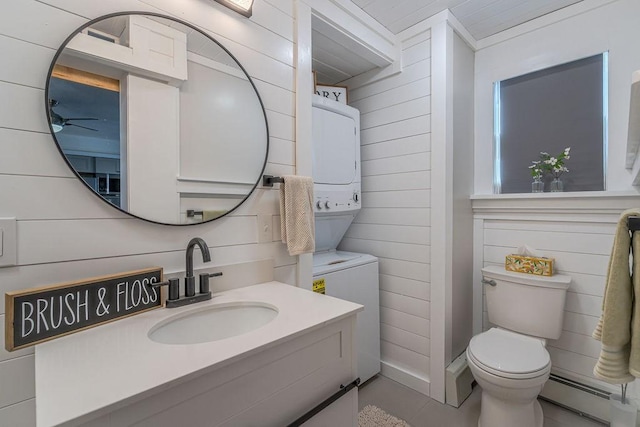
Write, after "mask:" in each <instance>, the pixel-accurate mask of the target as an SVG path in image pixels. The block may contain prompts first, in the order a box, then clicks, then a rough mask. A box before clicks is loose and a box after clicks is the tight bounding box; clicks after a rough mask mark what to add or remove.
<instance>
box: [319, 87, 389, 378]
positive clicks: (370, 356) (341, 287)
mask: <svg viewBox="0 0 640 427" xmlns="http://www.w3.org/2000/svg"><path fill="white" fill-rule="evenodd" d="M312 126H313V136H312V153H313V181H314V188H313V191H314V197H315V201H314V202H315V207H314V211H315V212H314V213H315V228H316V236H315V239H316V248H315V253H314V254H313V279H314V282H315V283H318V282H320V283H323V285H324V291H325V294H327V295H330V296H333V297H336V298H341V299H344V300H348V301H352V302H355V303H358V304H362V305H363V306H364V311H362V312H360V313H359V314H358V318H357V326H356V335H357V349H358V376H359V377H360V380H361V381H362V382H365V381H367V380H368V379H370V378H371V377H372V376H374V375H375V374H377V373H378V372H380V305H379V278H378V259H377V258H376V257H374V256H372V255H368V254H360V253H355V252H344V251H339V250H337V247H338V244H339V243H340V241H341V240H342V237H343V236H344V234H345V233H346V232H347V229H348V228H349V225H350V224H351V222H352V221H353V219H354V218H355V216H356V214H357V213H358V212H359V211H360V207H361V187H360V182H361V174H360V112H359V111H358V110H356V109H355V108H352V107H349V106H347V105H345V104H341V103H339V102H336V101H332V100H331V99H328V98H323V97H321V96H319V95H313V117H312Z"/></svg>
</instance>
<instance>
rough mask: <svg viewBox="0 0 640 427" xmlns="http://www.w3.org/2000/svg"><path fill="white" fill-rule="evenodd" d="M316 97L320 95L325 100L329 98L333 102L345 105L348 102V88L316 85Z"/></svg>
mask: <svg viewBox="0 0 640 427" xmlns="http://www.w3.org/2000/svg"><path fill="white" fill-rule="evenodd" d="M316 95H320V96H322V97H323V98H329V99H331V100H332V101H338V102H341V103H343V104H346V103H347V102H348V99H347V88H346V87H345V86H323V85H316Z"/></svg>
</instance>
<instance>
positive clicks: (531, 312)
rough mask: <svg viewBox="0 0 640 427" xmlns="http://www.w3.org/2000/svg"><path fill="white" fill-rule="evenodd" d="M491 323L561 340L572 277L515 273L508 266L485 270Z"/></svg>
mask: <svg viewBox="0 0 640 427" xmlns="http://www.w3.org/2000/svg"><path fill="white" fill-rule="evenodd" d="M482 275H483V277H484V279H485V281H493V282H494V283H495V286H492V285H491V284H486V283H485V285H484V290H485V297H486V301H487V313H488V315H489V322H491V323H493V324H494V325H496V326H499V327H502V328H504V329H509V330H511V331H514V332H519V333H522V334H525V335H530V336H533V337H538V338H548V339H558V338H559V337H560V334H561V333H562V322H563V319H564V302H565V299H566V295H567V289H568V288H569V284H570V283H571V277H569V276H564V275H562V274H556V275H553V276H550V277H547V276H537V275H533V274H525V273H514V272H511V271H506V270H505V269H504V267H500V266H488V267H485V268H483V269H482Z"/></svg>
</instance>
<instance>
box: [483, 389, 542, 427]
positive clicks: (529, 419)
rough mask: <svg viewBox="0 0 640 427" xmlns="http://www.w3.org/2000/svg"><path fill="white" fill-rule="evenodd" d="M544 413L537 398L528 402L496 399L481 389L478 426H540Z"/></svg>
mask: <svg viewBox="0 0 640 427" xmlns="http://www.w3.org/2000/svg"><path fill="white" fill-rule="evenodd" d="M543 423H544V415H543V414H542V407H541V406H540V402H538V400H537V399H534V400H532V401H531V402H528V403H518V402H514V401H504V400H501V399H496V398H495V397H493V396H491V395H490V394H489V393H486V392H485V391H484V390H483V391H482V400H481V403H480V418H479V419H478V427H497V426H505V427H506V426H517V427H542V424H543Z"/></svg>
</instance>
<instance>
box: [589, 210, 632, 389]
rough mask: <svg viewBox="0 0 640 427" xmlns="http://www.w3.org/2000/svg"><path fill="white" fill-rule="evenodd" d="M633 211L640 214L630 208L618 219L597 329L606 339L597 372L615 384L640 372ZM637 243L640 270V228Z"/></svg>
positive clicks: (598, 338)
mask: <svg viewBox="0 0 640 427" xmlns="http://www.w3.org/2000/svg"><path fill="white" fill-rule="evenodd" d="M632 215H640V209H629V210H626V211H624V212H623V213H622V215H621V216H620V219H619V220H618V226H617V228H616V234H615V238H614V241H613V248H612V250H611V258H610V259H609V268H608V271H607V282H606V287H605V291H604V298H603V301H602V316H601V317H600V320H599V322H598V325H597V326H596V329H595V331H593V338H595V339H597V340H600V341H602V349H601V351H600V357H599V359H598V362H597V363H596V366H595V367H594V368H593V374H594V375H595V376H596V377H597V378H600V379H602V380H604V381H606V382H608V383H611V384H623V383H628V382H631V381H633V380H634V379H635V377H636V376H640V316H639V315H640V275H638V274H634V277H633V283H632V280H631V272H630V269H629V253H630V248H631V237H630V236H629V227H628V226H627V219H628V217H629V216H632ZM633 245H634V250H635V255H636V256H635V258H636V259H635V260H633V264H634V270H635V271H638V267H637V266H638V265H639V264H640V252H638V251H639V250H640V232H636V233H635V234H634V237H633ZM634 288H635V289H634ZM634 295H635V297H634Z"/></svg>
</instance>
